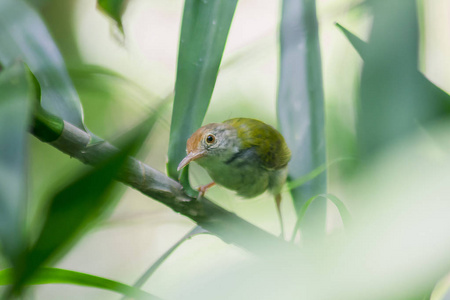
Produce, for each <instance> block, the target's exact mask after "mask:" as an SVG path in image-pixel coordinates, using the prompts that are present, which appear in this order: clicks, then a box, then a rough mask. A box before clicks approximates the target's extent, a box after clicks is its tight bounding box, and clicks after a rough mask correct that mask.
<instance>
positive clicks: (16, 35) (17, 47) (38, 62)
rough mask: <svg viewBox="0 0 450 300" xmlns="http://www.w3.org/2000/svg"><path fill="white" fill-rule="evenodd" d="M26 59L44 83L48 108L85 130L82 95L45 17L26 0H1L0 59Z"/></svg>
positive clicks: (43, 94) (44, 102) (5, 62)
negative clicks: (75, 86)
mask: <svg viewBox="0 0 450 300" xmlns="http://www.w3.org/2000/svg"><path fill="white" fill-rule="evenodd" d="M17 60H23V61H24V62H25V63H26V64H27V65H28V67H29V68H30V70H31V71H32V72H33V74H34V76H35V77H36V79H37V80H38V81H39V84H40V87H41V105H42V107H43V108H44V109H45V110H47V111H48V112H50V113H52V114H54V115H55V116H58V117H60V118H61V119H63V120H65V121H67V122H69V123H71V124H73V125H75V126H77V127H78V128H80V129H83V130H84V125H83V112H82V108H81V103H80V99H79V97H78V94H77V92H76V90H75V88H74V86H73V84H72V81H71V79H70V77H69V75H68V73H67V70H66V67H65V64H64V61H63V58H62V56H61V54H60V52H59V50H58V48H57V47H56V45H55V43H54V41H53V39H52V37H51V36H50V34H49V32H48V30H47V28H46V26H45V24H44V22H43V20H42V18H41V17H40V16H39V14H38V13H37V12H36V11H35V10H34V8H32V6H31V5H30V4H28V3H27V2H25V1H23V0H2V1H0V62H1V63H2V64H3V65H5V66H8V65H10V64H12V63H13V62H14V61H17Z"/></svg>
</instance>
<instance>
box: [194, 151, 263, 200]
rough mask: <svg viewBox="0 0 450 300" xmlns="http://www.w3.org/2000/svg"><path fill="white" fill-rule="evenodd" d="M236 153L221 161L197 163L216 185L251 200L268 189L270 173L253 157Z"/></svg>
mask: <svg viewBox="0 0 450 300" xmlns="http://www.w3.org/2000/svg"><path fill="white" fill-rule="evenodd" d="M248 154H249V153H237V154H235V155H233V156H231V157H228V158H226V159H223V160H215V161H214V160H209V161H208V160H207V161H199V164H200V165H201V166H202V167H203V168H204V169H206V171H207V172H208V174H209V176H211V178H212V179H213V180H214V182H216V183H217V184H219V185H221V186H224V187H225V188H227V189H230V190H233V191H236V192H237V193H238V194H239V195H240V196H242V197H245V198H252V197H256V196H258V195H260V194H262V193H263V192H264V191H265V190H267V188H268V187H269V179H270V178H269V177H270V171H268V170H266V169H264V168H262V167H261V166H260V164H259V162H258V161H257V160H256V159H255V157H254V156H252V155H248Z"/></svg>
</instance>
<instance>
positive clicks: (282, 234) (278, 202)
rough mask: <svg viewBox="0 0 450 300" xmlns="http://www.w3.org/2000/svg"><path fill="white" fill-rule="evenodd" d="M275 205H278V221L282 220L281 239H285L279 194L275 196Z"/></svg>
mask: <svg viewBox="0 0 450 300" xmlns="http://www.w3.org/2000/svg"><path fill="white" fill-rule="evenodd" d="M275 203H276V204H277V214H278V219H279V220H280V229H281V233H280V237H282V238H283V239H284V225H283V218H282V216H281V210H280V205H281V194H278V195H276V196H275Z"/></svg>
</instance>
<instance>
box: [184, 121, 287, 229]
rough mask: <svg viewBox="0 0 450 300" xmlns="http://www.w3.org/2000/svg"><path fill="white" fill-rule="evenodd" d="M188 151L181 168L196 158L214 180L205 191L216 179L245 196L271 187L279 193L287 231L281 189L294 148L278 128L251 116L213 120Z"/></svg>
mask: <svg viewBox="0 0 450 300" xmlns="http://www.w3.org/2000/svg"><path fill="white" fill-rule="evenodd" d="M186 152H187V156H186V157H185V158H184V159H183V160H182V161H181V162H180V164H179V165H178V170H181V169H182V168H183V167H185V166H186V165H188V164H189V163H190V162H192V161H195V162H197V163H198V164H199V165H200V166H202V167H203V168H204V169H206V171H207V172H208V174H209V176H211V178H212V179H213V180H214V182H211V183H210V184H207V185H205V186H201V187H200V188H199V191H200V194H201V195H203V194H204V193H205V192H206V190H207V189H208V188H210V187H211V186H213V185H214V184H215V183H217V184H219V185H221V186H224V187H226V188H228V189H230V190H234V191H236V192H237V193H238V195H240V196H242V197H244V198H253V197H256V196H258V195H260V194H262V193H263V192H264V191H266V190H269V191H270V192H271V193H272V194H273V195H274V196H275V202H276V206H277V213H278V216H279V219H280V227H281V235H282V236H283V235H284V233H283V232H284V230H283V221H282V218H281V212H280V203H281V189H282V187H283V185H284V183H285V182H286V177H287V164H288V162H289V160H290V158H291V151H290V150H289V148H288V146H287V144H286V142H285V140H284V138H283V136H282V135H281V134H280V133H279V132H278V131H277V130H275V129H274V128H273V127H272V126H270V125H267V124H265V123H263V122H261V121H258V120H255V119H248V118H236V119H230V120H227V121H225V122H223V123H211V124H208V125H205V126H203V127H200V128H199V129H198V130H197V131H196V132H194V133H193V134H192V136H191V137H190V138H189V139H188V141H187V145H186Z"/></svg>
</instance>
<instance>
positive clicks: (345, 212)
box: [291, 194, 351, 242]
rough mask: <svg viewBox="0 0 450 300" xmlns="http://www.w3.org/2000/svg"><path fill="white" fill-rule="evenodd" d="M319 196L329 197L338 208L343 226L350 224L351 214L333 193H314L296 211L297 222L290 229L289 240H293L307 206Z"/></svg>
mask: <svg viewBox="0 0 450 300" xmlns="http://www.w3.org/2000/svg"><path fill="white" fill-rule="evenodd" d="M320 198H324V199H329V200H330V201H331V202H333V204H334V205H335V206H336V207H337V209H338V210H339V214H340V215H341V219H342V223H343V224H344V226H345V227H349V226H350V222H351V215H350V213H349V212H348V210H347V207H345V204H344V203H343V202H342V201H341V200H340V199H339V198H338V197H336V196H335V195H332V194H320V195H316V196H313V197H311V198H309V199H308V201H306V202H305V204H303V206H302V207H301V209H300V211H299V213H298V218H297V222H296V223H295V227H294V231H292V237H291V242H293V241H294V239H295V236H296V235H297V231H298V230H299V229H300V226H301V224H302V222H303V218H304V217H305V214H306V211H307V210H308V208H309V206H310V205H311V203H313V202H314V201H315V200H316V199H320Z"/></svg>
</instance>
